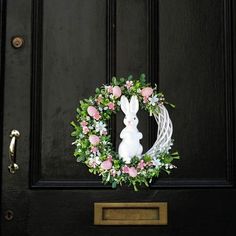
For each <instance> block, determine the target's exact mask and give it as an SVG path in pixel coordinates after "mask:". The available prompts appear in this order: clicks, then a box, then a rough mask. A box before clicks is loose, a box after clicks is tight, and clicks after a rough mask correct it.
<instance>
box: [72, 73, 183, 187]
mask: <svg viewBox="0 0 236 236" xmlns="http://www.w3.org/2000/svg"><path fill="white" fill-rule="evenodd" d="M95 92H96V93H95V96H91V97H89V98H88V99H83V100H81V101H80V104H79V107H78V108H77V109H76V111H77V114H76V121H72V122H71V125H72V126H73V128H74V130H73V132H72V133H71V136H72V137H74V138H75V140H74V142H73V143H72V144H73V145H75V151H74V156H75V157H76V158H77V162H82V163H84V164H85V165H87V167H88V168H89V172H91V173H93V174H98V175H100V176H101V177H102V182H103V183H104V184H107V183H111V185H112V188H116V187H117V185H122V184H123V183H124V184H127V185H132V186H133V187H134V190H135V191H137V190H138V186H141V185H143V184H144V185H146V186H147V187H148V186H149V184H150V183H151V182H152V180H153V178H157V177H158V176H159V174H160V172H162V171H164V172H166V173H168V174H170V172H171V170H172V169H173V168H176V166H175V165H173V164H172V161H173V160H174V159H179V154H178V152H174V153H171V152H170V149H171V147H170V146H171V145H172V144H173V140H172V139H171V143H170V144H169V146H168V148H165V149H163V150H161V151H160V150H159V151H158V152H156V153H155V156H152V155H149V154H148V152H147V153H145V154H143V155H142V157H141V159H140V158H138V157H133V158H132V160H131V163H130V164H126V163H125V162H124V161H123V160H122V158H120V157H119V155H118V153H117V152H115V150H114V148H113V145H112V143H111V136H110V134H109V132H108V122H109V120H110V119H111V117H112V115H113V114H116V113H117V112H119V111H120V96H121V95H125V96H126V97H127V98H128V99H130V98H131V96H132V95H136V96H137V98H138V100H139V105H140V108H141V109H143V110H145V111H147V112H148V113H149V115H150V116H152V115H154V116H155V115H156V116H157V115H158V114H159V113H160V108H161V106H162V107H163V105H165V104H168V105H170V106H171V107H174V105H173V104H170V103H168V102H167V101H166V100H165V98H164V95H163V93H160V92H157V85H155V87H154V88H152V87H151V85H150V84H149V83H147V82H146V80H145V75H144V74H141V75H140V77H139V79H134V78H133V77H132V76H131V75H130V76H129V77H128V78H119V79H117V78H115V77H113V78H112V82H111V83H110V84H109V85H102V86H101V87H100V88H97V89H96V91H95Z"/></svg>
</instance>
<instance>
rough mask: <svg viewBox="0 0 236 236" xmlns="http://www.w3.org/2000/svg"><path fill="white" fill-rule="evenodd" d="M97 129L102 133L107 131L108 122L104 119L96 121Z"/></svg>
mask: <svg viewBox="0 0 236 236" xmlns="http://www.w3.org/2000/svg"><path fill="white" fill-rule="evenodd" d="M95 129H96V131H97V132H100V134H102V133H103V132H105V131H107V129H106V124H104V123H103V122H102V121H100V122H96V125H95Z"/></svg>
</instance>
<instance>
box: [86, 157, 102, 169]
mask: <svg viewBox="0 0 236 236" xmlns="http://www.w3.org/2000/svg"><path fill="white" fill-rule="evenodd" d="M88 161H89V165H90V166H92V167H96V166H97V165H100V164H101V161H100V159H99V157H98V156H95V157H94V158H92V157H91V158H89V159H88Z"/></svg>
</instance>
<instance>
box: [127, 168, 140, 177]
mask: <svg viewBox="0 0 236 236" xmlns="http://www.w3.org/2000/svg"><path fill="white" fill-rule="evenodd" d="M137 174H138V172H137V170H136V169H135V168H134V167H130V168H129V175H130V176H131V177H136V176H137Z"/></svg>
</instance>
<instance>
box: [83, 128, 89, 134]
mask: <svg viewBox="0 0 236 236" xmlns="http://www.w3.org/2000/svg"><path fill="white" fill-rule="evenodd" d="M88 132H89V128H88V127H87V126H84V127H83V133H84V134H87V133H88Z"/></svg>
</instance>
